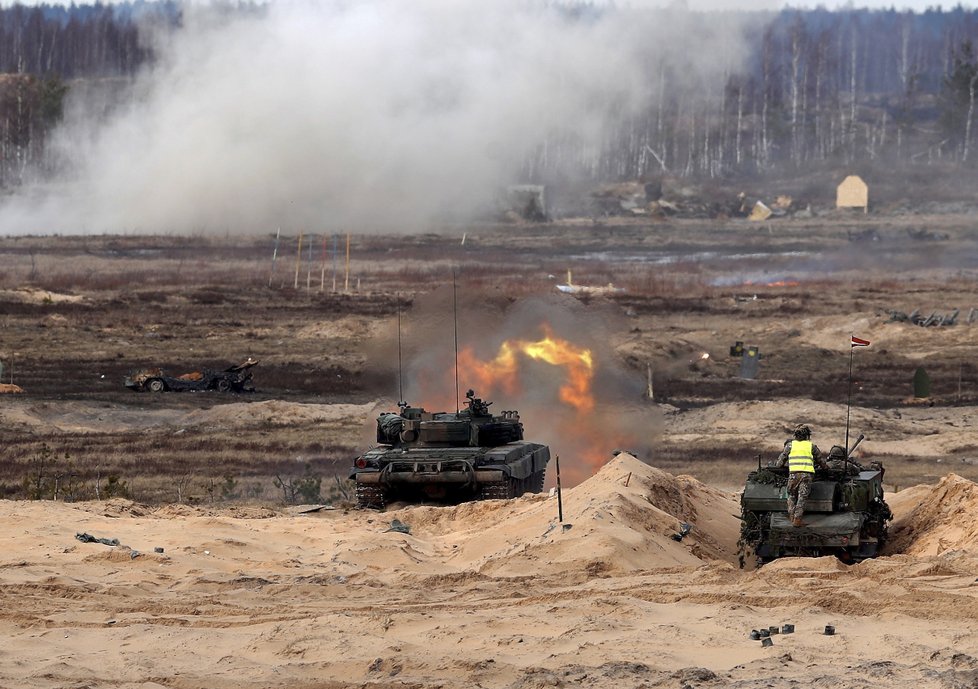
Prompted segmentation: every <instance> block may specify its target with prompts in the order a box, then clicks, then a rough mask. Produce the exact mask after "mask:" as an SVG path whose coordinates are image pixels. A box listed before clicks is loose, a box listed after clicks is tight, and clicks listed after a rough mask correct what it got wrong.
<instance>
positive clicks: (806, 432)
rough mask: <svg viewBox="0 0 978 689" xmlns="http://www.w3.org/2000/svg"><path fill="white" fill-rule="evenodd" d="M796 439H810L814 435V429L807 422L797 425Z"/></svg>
mask: <svg viewBox="0 0 978 689" xmlns="http://www.w3.org/2000/svg"><path fill="white" fill-rule="evenodd" d="M794 436H795V440H808V439H809V438H811V437H812V429H811V428H809V427H808V426H806V425H805V424H799V425H797V426H795V432H794Z"/></svg>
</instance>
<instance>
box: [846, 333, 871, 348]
mask: <svg viewBox="0 0 978 689" xmlns="http://www.w3.org/2000/svg"><path fill="white" fill-rule="evenodd" d="M849 338H850V340H849V344H850V346H852V347H868V346H869V340H864V339H863V338H861V337H856V336H855V335H850V336H849Z"/></svg>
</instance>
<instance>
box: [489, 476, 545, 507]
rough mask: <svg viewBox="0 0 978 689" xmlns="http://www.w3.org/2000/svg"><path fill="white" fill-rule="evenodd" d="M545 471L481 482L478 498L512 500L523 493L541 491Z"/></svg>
mask: <svg viewBox="0 0 978 689" xmlns="http://www.w3.org/2000/svg"><path fill="white" fill-rule="evenodd" d="M545 476H546V472H545V471H538V472H536V473H534V474H531V475H530V476H527V477H526V478H524V479H516V478H508V479H504V480H502V481H494V482H492V483H483V484H482V491H481V492H480V493H479V499H480V500H512V499H513V498H518V497H519V496H521V495H523V494H524V493H540V492H541V491H543V481H544V477H545Z"/></svg>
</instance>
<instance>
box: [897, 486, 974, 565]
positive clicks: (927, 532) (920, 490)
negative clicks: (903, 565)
mask: <svg viewBox="0 0 978 689" xmlns="http://www.w3.org/2000/svg"><path fill="white" fill-rule="evenodd" d="M904 493H907V496H906V497H905V498H904V497H902V496H903V494H904ZM891 501H892V503H893V506H892V507H893V509H894V512H895V514H896V515H897V516H896V519H894V521H893V525H892V527H891V534H892V538H891V544H890V550H891V551H893V552H903V553H908V554H910V555H939V554H941V553H943V552H945V551H947V550H962V549H971V548H974V547H975V546H978V484H975V483H974V482H972V481H969V480H967V479H965V478H962V477H960V476H958V475H957V474H948V475H947V476H945V477H944V478H942V479H941V480H940V482H939V483H938V484H937V485H936V486H917V487H915V488H912V489H908V490H907V491H901V492H900V493H897V494H896V495H895V496H893V498H892V500H891V499H888V500H887V503H888V504H889V503H890V502H891ZM909 504H914V505H915V506H914V507H913V508H912V509H910V510H909V511H908V512H906V513H905V514H904V515H903V516H900V512H902V511H905V510H906V507H907V506H908V505H909ZM898 510H899V511H898Z"/></svg>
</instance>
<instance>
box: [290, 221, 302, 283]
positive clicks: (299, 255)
mask: <svg viewBox="0 0 978 689" xmlns="http://www.w3.org/2000/svg"><path fill="white" fill-rule="evenodd" d="M301 264H302V232H299V246H298V249H296V252H295V282H294V284H293V285H292V286H293V287H294V288H295V289H299V267H300V266H301Z"/></svg>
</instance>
